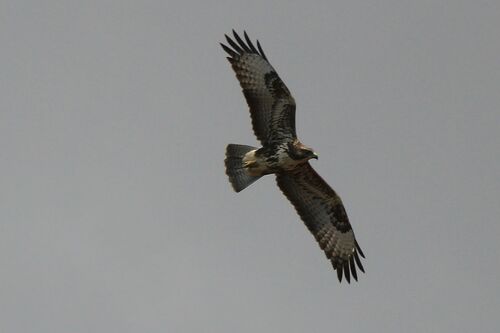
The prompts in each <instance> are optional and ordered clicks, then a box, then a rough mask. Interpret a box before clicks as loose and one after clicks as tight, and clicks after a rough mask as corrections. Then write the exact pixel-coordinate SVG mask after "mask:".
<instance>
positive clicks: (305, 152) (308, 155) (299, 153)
mask: <svg viewBox="0 0 500 333" xmlns="http://www.w3.org/2000/svg"><path fill="white" fill-rule="evenodd" d="M289 148H290V151H289V154H290V156H291V157H292V158H293V159H294V160H305V161H307V160H310V159H312V158H314V159H316V160H317V159H318V154H316V153H315V152H314V150H313V149H312V148H309V147H307V146H305V145H304V144H302V142H300V141H299V140H295V141H294V142H292V143H291V144H290V145H289Z"/></svg>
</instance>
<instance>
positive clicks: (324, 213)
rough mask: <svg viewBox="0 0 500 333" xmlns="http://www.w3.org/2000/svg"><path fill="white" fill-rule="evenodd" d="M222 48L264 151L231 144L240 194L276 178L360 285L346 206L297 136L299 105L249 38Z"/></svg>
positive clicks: (340, 270)
mask: <svg viewBox="0 0 500 333" xmlns="http://www.w3.org/2000/svg"><path fill="white" fill-rule="evenodd" d="M233 36H234V39H235V40H233V39H232V38H230V37H229V36H227V35H226V40H227V43H228V44H229V46H230V47H229V46H226V45H224V44H221V46H222V48H223V49H224V50H225V51H226V52H227V53H228V54H229V57H228V58H227V59H228V60H229V62H230V63H231V66H232V67H233V70H234V71H235V73H236V77H237V78H238V81H239V82H240V85H241V87H242V89H243V95H244V96H245V98H246V101H247V103H248V105H249V107H250V115H251V117H252V125H253V130H254V133H255V135H256V136H257V138H258V139H259V140H260V142H261V143H262V147H261V148H256V147H251V146H245V145H235V144H230V145H228V147H227V150H226V160H225V164H226V173H227V175H228V176H229V180H230V181H231V184H232V185H233V188H234V190H235V191H237V192H239V191H241V190H243V189H244V188H246V187H247V186H248V185H250V184H252V183H253V182H254V181H256V180H257V179H259V178H260V177H261V176H264V175H266V174H275V175H276V180H277V183H278V186H279V187H280V189H281V191H282V192H283V193H284V194H285V196H286V197H287V198H288V199H289V200H290V202H291V203H292V204H293V205H294V207H295V209H296V210H297V213H298V214H299V216H300V217H301V219H302V220H303V221H304V223H305V225H306V226H307V228H308V229H309V231H310V232H311V233H312V234H313V236H314V237H315V238H316V240H317V242H318V243H319V246H320V247H321V249H322V250H323V251H324V252H325V254H326V256H327V258H328V259H329V260H330V261H331V263H332V266H333V268H334V269H335V270H336V271H337V276H338V279H339V281H342V277H343V276H345V278H346V280H347V281H348V282H350V277H351V275H352V277H353V278H354V279H355V280H357V279H358V275H357V271H356V267H358V268H359V269H360V270H361V271H363V272H364V269H363V266H362V264H361V260H360V258H359V255H361V256H362V257H364V255H363V252H362V251H361V248H360V247H359V245H358V243H357V241H356V238H355V236H354V232H353V231H352V228H351V224H350V223H349V219H348V217H347V213H346V211H345V208H344V205H343V204H342V201H341V200H340V197H339V196H338V195H337V194H336V193H335V191H334V190H333V189H332V188H331V187H330V186H329V185H328V184H327V183H326V182H325V181H324V180H323V179H322V178H321V177H320V176H319V175H318V174H317V173H316V171H314V169H313V168H312V167H311V165H310V164H309V162H308V160H309V159H311V158H317V155H316V154H315V153H314V152H313V150H312V149H311V148H308V147H306V146H305V145H303V144H302V143H301V142H300V141H299V140H298V139H297V134H296V130H295V100H294V99H293V97H292V95H291V94H290V91H289V90H288V88H287V87H286V85H285V84H284V83H283V81H282V80H281V79H280V77H279V76H278V74H277V73H276V71H275V70H274V68H273V67H272V66H271V64H270V63H269V62H268V59H267V57H266V55H265V54H264V52H263V50H262V47H261V46H260V43H259V42H258V41H257V47H255V46H254V44H253V43H252V42H251V40H250V38H248V35H247V34H246V32H245V33H244V39H245V40H243V39H242V38H241V37H240V36H239V35H238V34H237V33H236V32H234V30H233Z"/></svg>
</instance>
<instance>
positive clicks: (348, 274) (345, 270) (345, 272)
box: [343, 260, 351, 284]
mask: <svg viewBox="0 0 500 333" xmlns="http://www.w3.org/2000/svg"><path fill="white" fill-rule="evenodd" d="M343 266H344V274H345V279H346V280H347V283H349V284H351V273H350V271H349V262H348V261H347V260H346V261H344V264H343Z"/></svg>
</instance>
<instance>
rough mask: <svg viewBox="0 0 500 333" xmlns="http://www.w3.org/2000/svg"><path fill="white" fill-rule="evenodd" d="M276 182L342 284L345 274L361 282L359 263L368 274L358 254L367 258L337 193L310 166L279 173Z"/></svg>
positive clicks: (304, 165) (348, 280)
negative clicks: (359, 279) (358, 274)
mask: <svg viewBox="0 0 500 333" xmlns="http://www.w3.org/2000/svg"><path fill="white" fill-rule="evenodd" d="M276 180H277V182H278V186H279V187H280V189H281V191H283V193H284V194H285V195H286V197H287V198H288V199H289V200H290V201H291V203H292V204H293V205H294V206H295V209H296V210H297V212H298V214H299V215H300V217H301V218H302V220H303V221H304V222H305V224H306V226H307V228H308V229H309V230H310V231H311V233H312V234H313V235H314V237H315V238H316V240H317V241H318V243H319V245H320V247H321V249H322V250H323V251H325V254H326V257H327V258H328V259H330V260H331V262H332V265H333V268H334V269H335V270H337V276H338V279H339V281H342V272H343V273H344V275H345V278H346V280H347V282H350V279H351V274H352V276H353V277H354V279H355V280H356V281H357V280H358V276H357V272H356V264H357V266H358V267H359V269H360V270H361V271H363V272H364V269H363V265H362V264H361V260H360V258H359V255H358V252H359V254H360V255H361V256H362V257H363V258H364V255H363V252H362V251H361V248H360V247H359V245H358V243H357V242H356V238H355V237H354V232H353V231H352V228H351V224H350V223H349V219H348V218H347V214H346V211H345V209H344V205H343V204H342V201H341V200H340V197H339V196H338V195H337V193H335V191H334V190H333V189H332V188H331V187H330V186H328V184H327V183H326V182H325V181H324V180H323V179H322V178H321V177H320V175H318V174H317V173H316V171H314V169H313V168H312V167H311V165H310V164H309V163H305V164H302V165H301V166H298V167H297V168H295V169H293V170H291V171H287V172H281V173H278V174H276Z"/></svg>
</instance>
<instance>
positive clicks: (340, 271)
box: [333, 266, 342, 282]
mask: <svg viewBox="0 0 500 333" xmlns="http://www.w3.org/2000/svg"><path fill="white" fill-rule="evenodd" d="M333 268H335V269H336V270H337V278H338V279H339V282H342V266H337V267H335V266H333Z"/></svg>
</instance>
